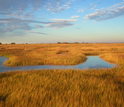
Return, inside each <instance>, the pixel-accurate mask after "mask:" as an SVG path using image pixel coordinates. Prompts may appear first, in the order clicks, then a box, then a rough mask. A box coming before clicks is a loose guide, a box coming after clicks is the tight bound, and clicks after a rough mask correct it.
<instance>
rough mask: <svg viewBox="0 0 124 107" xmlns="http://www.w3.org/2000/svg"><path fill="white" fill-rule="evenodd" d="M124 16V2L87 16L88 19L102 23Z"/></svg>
mask: <svg viewBox="0 0 124 107" xmlns="http://www.w3.org/2000/svg"><path fill="white" fill-rule="evenodd" d="M122 15H124V2H122V3H118V4H116V5H113V6H111V7H108V8H105V9H100V10H97V11H96V12H94V13H91V14H88V15H86V16H85V18H86V19H91V20H96V21H101V20H107V19H112V18H116V17H118V16H122Z"/></svg>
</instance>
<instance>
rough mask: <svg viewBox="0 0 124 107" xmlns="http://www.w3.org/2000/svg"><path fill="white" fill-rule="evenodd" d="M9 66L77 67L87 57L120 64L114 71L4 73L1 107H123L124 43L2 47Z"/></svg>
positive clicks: (0, 52) (1, 76) (0, 85)
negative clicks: (97, 56) (94, 56)
mask: <svg viewBox="0 0 124 107" xmlns="http://www.w3.org/2000/svg"><path fill="white" fill-rule="evenodd" d="M0 55H1V56H6V57H8V58H9V60H8V61H7V62H5V65H7V66H25V65H38V64H39V65H44V64H53V65H74V64H78V63H80V62H82V61H85V59H86V55H99V56H100V57H101V58H103V59H104V60H107V61H109V62H111V63H115V64H118V66H117V67H116V68H111V69H89V70H75V69H70V70H69V69H68V70H66V69H65V70H60V69H54V70H30V71H14V72H2V73H0V106H1V107H8V106H10V107H11V106H12V107H22V106H23V107H123V105H124V44H16V45H1V46H0Z"/></svg>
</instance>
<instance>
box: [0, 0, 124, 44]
mask: <svg viewBox="0 0 124 107" xmlns="http://www.w3.org/2000/svg"><path fill="white" fill-rule="evenodd" d="M0 42H2V43H11V42H16V43H54V42H124V0H0Z"/></svg>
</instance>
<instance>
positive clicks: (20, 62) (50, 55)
mask: <svg viewBox="0 0 124 107" xmlns="http://www.w3.org/2000/svg"><path fill="white" fill-rule="evenodd" d="M86 55H100V56H101V57H102V58H104V59H105V60H109V61H112V62H116V63H118V62H119V63H120V62H122V61H120V60H121V59H123V58H124V44H122V43H120V44H119V43H118V44H114V43H113V44H88V43H87V44H86V43H85V44H16V45H14V44H11V45H0V56H6V57H9V60H7V61H6V62H5V65H6V66H25V65H75V64H79V63H81V62H83V61H85V60H86ZM113 57H114V58H113ZM120 57H122V58H120ZM118 60H119V61H118Z"/></svg>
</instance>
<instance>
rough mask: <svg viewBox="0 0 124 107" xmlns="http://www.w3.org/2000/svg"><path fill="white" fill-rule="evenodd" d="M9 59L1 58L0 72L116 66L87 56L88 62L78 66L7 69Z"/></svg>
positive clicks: (39, 66) (40, 66)
mask: <svg viewBox="0 0 124 107" xmlns="http://www.w3.org/2000/svg"><path fill="white" fill-rule="evenodd" d="M6 60H7V58H5V57H0V72H6V71H14V70H37V69H89V68H112V67H114V66H115V64H111V63H109V62H106V61H104V60H103V59H101V58H100V57H99V56H87V60H86V61H85V62H83V63H81V64H78V65H37V66H20V67H7V66H4V65H3V63H4V61H6Z"/></svg>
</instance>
